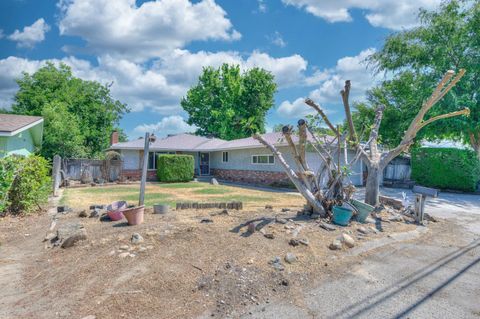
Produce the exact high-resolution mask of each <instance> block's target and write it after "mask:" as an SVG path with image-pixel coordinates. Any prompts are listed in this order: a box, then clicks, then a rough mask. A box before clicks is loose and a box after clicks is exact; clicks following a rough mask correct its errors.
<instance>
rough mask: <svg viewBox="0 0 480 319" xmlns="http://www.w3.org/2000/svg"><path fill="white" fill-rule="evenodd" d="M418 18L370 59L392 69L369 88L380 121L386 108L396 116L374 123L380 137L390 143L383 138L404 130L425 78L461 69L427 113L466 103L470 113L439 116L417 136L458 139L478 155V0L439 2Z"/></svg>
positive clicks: (425, 87)
mask: <svg viewBox="0 0 480 319" xmlns="http://www.w3.org/2000/svg"><path fill="white" fill-rule="evenodd" d="M419 18H420V21H421V25H420V26H419V27H417V28H414V29H412V30H406V31H401V32H399V33H396V34H393V35H392V36H390V37H388V38H387V40H386V41H385V44H384V46H383V48H382V49H381V50H379V51H378V52H377V53H375V54H373V55H372V56H371V58H370V62H372V63H373V65H375V67H376V68H377V69H378V71H386V72H393V74H394V76H393V79H392V80H391V81H386V82H385V83H384V84H383V85H382V86H380V87H379V88H377V89H375V90H373V91H372V92H371V93H372V94H371V96H370V97H371V98H372V100H374V101H375V102H376V103H378V102H379V100H380V99H381V98H383V99H384V101H383V102H382V103H383V104H384V105H385V106H386V111H385V114H384V119H385V120H387V121H389V122H392V123H393V120H392V121H390V116H389V114H387V112H391V113H392V118H391V119H394V118H396V121H395V123H393V124H395V125H391V126H387V125H385V126H384V128H385V130H383V127H381V128H380V134H381V136H382V137H383V141H385V142H386V143H389V142H392V144H395V141H393V140H391V139H388V138H385V137H386V136H387V135H390V137H393V135H395V133H397V132H399V131H400V132H402V131H404V130H405V129H406V127H405V125H408V124H406V123H409V122H410V121H411V120H412V119H413V118H414V117H415V115H416V110H417V109H416V108H417V107H418V105H419V103H421V101H422V99H425V98H426V96H428V95H427V93H426V92H428V90H429V88H430V83H432V82H434V80H435V79H437V78H439V77H440V76H441V75H442V74H443V73H444V72H445V71H446V70H449V69H453V70H458V69H461V68H463V69H466V70H467V72H466V74H465V77H464V78H463V79H462V81H460V82H459V83H458V85H457V86H455V88H453V89H452V91H451V92H452V94H449V95H450V96H447V97H446V99H444V100H442V101H439V103H438V105H437V106H436V108H435V112H436V113H432V114H431V115H432V116H435V115H437V114H442V113H448V112H452V111H454V110H457V109H458V108H460V107H468V108H469V109H470V111H471V115H470V117H455V118H452V119H449V120H448V121H439V122H437V123H434V124H432V125H430V126H429V127H426V128H424V129H422V131H421V132H419V133H420V134H421V135H420V136H419V137H421V138H426V139H440V138H450V139H454V140H462V141H463V142H465V143H466V144H469V145H471V146H472V148H473V149H474V150H475V151H476V153H477V155H478V157H479V158H480V96H479V94H478V88H479V87H480V63H479V61H480V2H478V1H471V0H452V1H445V2H443V4H442V5H441V6H440V8H439V9H438V10H437V11H431V12H429V11H421V12H420V15H419ZM376 103H375V104H376ZM398 116H400V117H398ZM402 123H403V124H404V125H403V126H402ZM397 136H398V134H397ZM398 140H399V137H397V141H398Z"/></svg>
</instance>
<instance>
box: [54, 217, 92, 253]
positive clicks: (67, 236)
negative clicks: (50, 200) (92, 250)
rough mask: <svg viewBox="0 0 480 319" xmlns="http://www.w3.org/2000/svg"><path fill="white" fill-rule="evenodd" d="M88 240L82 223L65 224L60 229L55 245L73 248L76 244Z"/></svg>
mask: <svg viewBox="0 0 480 319" xmlns="http://www.w3.org/2000/svg"><path fill="white" fill-rule="evenodd" d="M85 239H87V231H86V229H85V228H84V227H83V225H82V224H80V223H70V224H65V225H63V226H61V227H59V228H58V230H57V239H56V241H55V245H57V246H58V245H61V246H62V248H69V247H72V246H73V245H74V244H75V243H76V242H78V241H80V240H85Z"/></svg>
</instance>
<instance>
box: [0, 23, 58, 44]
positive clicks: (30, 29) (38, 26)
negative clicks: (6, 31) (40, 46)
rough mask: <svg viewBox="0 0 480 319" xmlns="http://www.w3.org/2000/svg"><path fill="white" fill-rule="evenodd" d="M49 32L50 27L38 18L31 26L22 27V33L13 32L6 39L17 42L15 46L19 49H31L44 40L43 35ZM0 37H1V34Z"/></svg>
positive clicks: (18, 31)
mask: <svg viewBox="0 0 480 319" xmlns="http://www.w3.org/2000/svg"><path fill="white" fill-rule="evenodd" d="M49 30H50V26H49V25H48V24H47V23H46V22H45V20H44V19H43V18H40V19H38V20H37V21H35V22H34V23H33V24H32V25H31V26H26V27H24V28H23V31H20V30H15V31H14V32H13V33H12V34H10V35H9V36H8V39H9V40H12V41H15V42H17V46H18V47H20V48H33V47H34V46H35V45H36V44H37V43H39V42H42V41H43V40H45V33H46V32H48V31H49ZM0 35H2V33H1V32H0ZM0 38H1V36H0Z"/></svg>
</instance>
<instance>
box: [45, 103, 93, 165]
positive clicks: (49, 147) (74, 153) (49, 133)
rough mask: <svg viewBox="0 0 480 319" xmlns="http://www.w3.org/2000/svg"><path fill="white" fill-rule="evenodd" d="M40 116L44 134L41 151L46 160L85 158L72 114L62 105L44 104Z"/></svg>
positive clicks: (77, 127)
mask: <svg viewBox="0 0 480 319" xmlns="http://www.w3.org/2000/svg"><path fill="white" fill-rule="evenodd" d="M42 116H43V118H44V121H45V132H46V133H45V134H44V137H43V147H42V150H41V152H42V154H43V156H45V157H47V158H53V156H54V155H60V156H61V157H80V158H81V157H85V156H86V149H85V146H84V145H83V141H84V139H83V135H82V133H81V132H80V128H79V124H78V119H77V118H76V117H75V115H74V114H72V113H69V112H68V110H67V107H66V105H65V104H64V103H60V102H52V103H48V104H46V105H45V107H44V108H43V111H42Z"/></svg>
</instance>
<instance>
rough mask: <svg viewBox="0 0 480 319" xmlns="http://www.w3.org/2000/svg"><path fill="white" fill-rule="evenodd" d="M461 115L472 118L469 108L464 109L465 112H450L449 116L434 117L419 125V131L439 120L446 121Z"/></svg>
mask: <svg viewBox="0 0 480 319" xmlns="http://www.w3.org/2000/svg"><path fill="white" fill-rule="evenodd" d="M459 115H465V116H470V109H469V108H468V107H466V108H464V109H463V110H460V111H455V112H450V113H447V114H442V115H437V116H434V117H432V118H429V119H428V120H426V121H424V122H422V123H421V124H420V125H419V127H418V130H419V131H420V130H421V129H422V128H423V127H424V126H427V125H428V124H430V123H432V122H435V121H438V120H441V119H446V118H449V117H455V116H459Z"/></svg>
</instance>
